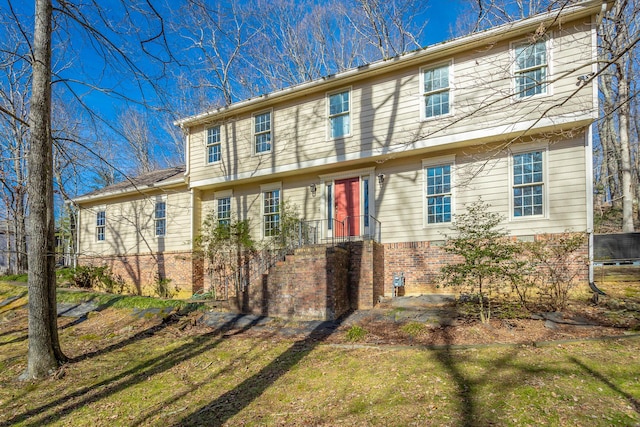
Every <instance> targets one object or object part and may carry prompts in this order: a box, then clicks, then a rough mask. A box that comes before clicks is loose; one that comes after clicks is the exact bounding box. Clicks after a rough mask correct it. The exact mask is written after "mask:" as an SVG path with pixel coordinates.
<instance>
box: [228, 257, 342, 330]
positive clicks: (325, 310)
mask: <svg viewBox="0 0 640 427" xmlns="http://www.w3.org/2000/svg"><path fill="white" fill-rule="evenodd" d="M348 264H349V253H348V251H346V250H345V249H342V248H337V247H325V246H311V247H305V248H300V249H297V250H296V251H295V254H294V255H287V258H286V260H285V261H281V262H278V263H277V264H276V265H275V266H274V267H272V268H271V269H270V271H269V274H265V275H263V277H262V278H261V280H256V281H254V282H252V283H251V284H250V286H249V289H248V290H247V292H246V293H245V295H241V296H239V298H240V299H241V301H238V309H241V310H242V311H245V312H249V313H253V314H259V315H263V316H275V317H282V318H293V319H301V320H310V319H319V320H334V319H337V318H338V317H340V316H341V315H342V314H344V313H345V312H346V311H348V309H349V297H348V294H347V283H348V280H347V269H348Z"/></svg>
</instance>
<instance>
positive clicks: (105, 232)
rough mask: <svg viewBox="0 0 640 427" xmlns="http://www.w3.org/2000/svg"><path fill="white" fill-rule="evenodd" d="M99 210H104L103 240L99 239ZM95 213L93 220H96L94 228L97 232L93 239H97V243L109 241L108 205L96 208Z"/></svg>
mask: <svg viewBox="0 0 640 427" xmlns="http://www.w3.org/2000/svg"><path fill="white" fill-rule="evenodd" d="M99 212H104V226H103V228H104V239H103V240H99V239H98V213H99ZM95 213H96V214H95V215H94V216H93V221H94V223H93V224H94V229H95V233H94V235H93V239H94V240H95V242H96V243H100V244H102V243H105V242H106V241H107V207H106V206H98V207H96V208H95Z"/></svg>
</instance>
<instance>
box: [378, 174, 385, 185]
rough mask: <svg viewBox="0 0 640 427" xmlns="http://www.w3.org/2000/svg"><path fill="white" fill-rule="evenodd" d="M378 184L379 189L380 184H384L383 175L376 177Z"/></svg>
mask: <svg viewBox="0 0 640 427" xmlns="http://www.w3.org/2000/svg"><path fill="white" fill-rule="evenodd" d="M378 184H380V187H382V184H384V174H383V173H381V174H379V175H378Z"/></svg>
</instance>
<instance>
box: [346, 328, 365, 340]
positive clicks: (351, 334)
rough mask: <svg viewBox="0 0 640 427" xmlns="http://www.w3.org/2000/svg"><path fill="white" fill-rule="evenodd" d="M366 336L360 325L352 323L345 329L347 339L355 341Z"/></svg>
mask: <svg viewBox="0 0 640 427" xmlns="http://www.w3.org/2000/svg"><path fill="white" fill-rule="evenodd" d="M366 336H367V330H366V329H364V328H363V327H362V326H358V325H353V326H352V327H350V328H349V330H348V331H347V340H349V341H352V342H355V341H362V340H363V339H364V337H366Z"/></svg>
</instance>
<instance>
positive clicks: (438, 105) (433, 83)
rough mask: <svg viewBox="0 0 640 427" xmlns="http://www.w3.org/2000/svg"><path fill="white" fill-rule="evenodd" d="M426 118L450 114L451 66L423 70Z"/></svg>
mask: <svg viewBox="0 0 640 427" xmlns="http://www.w3.org/2000/svg"><path fill="white" fill-rule="evenodd" d="M422 82H423V86H422V95H423V96H424V117H425V118H430V117H436V116H442V115H445V114H449V112H450V91H451V88H450V82H449V64H445V65H440V66H438V67H433V68H424V69H423V70H422Z"/></svg>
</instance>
